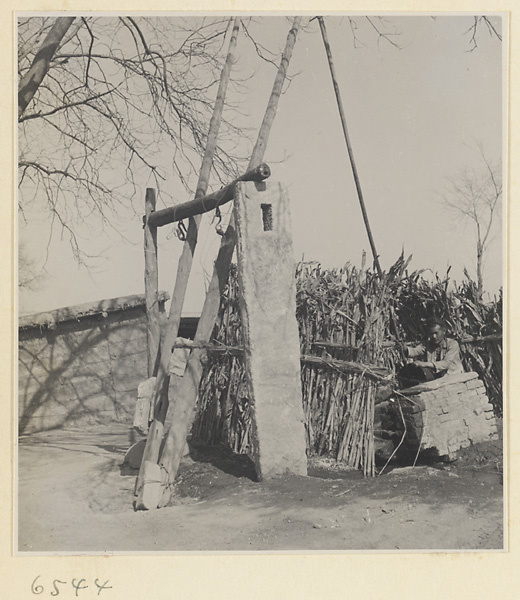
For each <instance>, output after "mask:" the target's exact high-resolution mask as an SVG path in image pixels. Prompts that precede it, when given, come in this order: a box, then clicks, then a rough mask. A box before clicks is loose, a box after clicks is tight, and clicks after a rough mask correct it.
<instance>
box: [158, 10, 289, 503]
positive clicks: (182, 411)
mask: <svg viewBox="0 0 520 600" xmlns="http://www.w3.org/2000/svg"><path fill="white" fill-rule="evenodd" d="M300 22H301V17H295V19H294V21H293V24H292V27H291V29H290V31H289V34H288V36H287V42H286V45H285V49H284V51H283V54H282V58H281V61H280V66H279V68H278V72H277V74H276V77H275V81H274V85H273V89H272V91H271V96H270V98H269V102H268V105H267V109H266V112H265V115H264V119H263V121H262V125H261V126H260V130H259V133H258V138H257V141H256V144H255V147H254V149H253V153H252V156H251V160H250V161H249V167H250V168H253V167H254V166H255V165H258V164H260V163H261V162H262V160H263V157H264V153H265V149H266V147H267V141H268V139H269V133H270V131H271V127H272V124H273V121H274V118H275V116H276V111H277V108H278V102H279V99H280V95H281V93H282V88H283V84H284V82H285V78H286V74H287V67H288V65H289V61H290V59H291V56H292V51H293V48H294V45H295V43H296V37H297V35H298V29H299V27H300ZM235 239H236V236H235V222H234V217H233V216H232V217H231V219H230V222H229V225H228V227H227V229H226V233H225V235H224V236H223V239H222V242H221V246H220V250H219V253H218V256H217V259H216V261H215V266H214V269H213V276H212V279H211V283H210V286H209V289H208V292H207V294H206V300H205V301H204V306H203V308H202V313H201V317H200V320H199V324H198V327H197V333H196V336H195V345H197V343H204V342H208V341H209V339H210V337H211V332H212V330H213V327H214V325H215V320H216V318H217V315H218V309H219V305H220V296H221V293H222V291H223V289H224V286H225V285H226V282H227V278H228V274H229V265H230V264H231V259H232V257H233V251H234V248H235ZM202 352H203V350H200V349H195V350H193V351H192V353H191V355H190V358H189V360H188V365H187V368H186V373H185V375H184V379H183V384H182V388H181V393H180V394H179V397H178V398H177V399H176V403H175V406H174V416H173V424H175V426H173V425H172V427H171V428H170V430H169V432H168V435H167V437H166V442H165V445H164V450H163V453H162V456H161V460H160V464H161V466H162V467H163V468H164V469H165V470H166V471H167V472H168V481H169V483H170V484H171V483H172V482H173V481H174V480H175V477H176V475H177V471H178V468H179V464H180V460H181V458H182V449H183V448H184V444H185V442H186V438H187V435H188V432H189V429H190V427H191V424H192V420H193V412H194V407H195V404H196V401H197V395H198V389H199V384H200V379H201V376H202V366H201V364H200V359H201V356H202ZM170 490H171V486H168V487H166V488H165V492H164V495H163V498H162V500H161V506H164V505H165V504H167V502H168V501H169V497H170Z"/></svg>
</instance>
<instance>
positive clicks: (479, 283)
mask: <svg viewBox="0 0 520 600" xmlns="http://www.w3.org/2000/svg"><path fill="white" fill-rule="evenodd" d="M483 254H484V248H483V246H482V244H481V243H480V242H479V241H477V294H478V299H479V300H481V299H482V294H483V293H484V277H483V274H482V257H483Z"/></svg>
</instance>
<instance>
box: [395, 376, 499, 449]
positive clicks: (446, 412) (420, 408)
mask: <svg viewBox="0 0 520 600" xmlns="http://www.w3.org/2000/svg"><path fill="white" fill-rule="evenodd" d="M401 391H402V393H404V394H405V395H406V397H407V399H408V400H406V399H405V400H403V401H402V402H401V406H402V409H403V413H404V416H405V421H406V424H407V443H408V444H409V445H410V446H412V447H415V448H417V447H418V446H419V444H420V447H421V451H430V452H432V453H434V454H436V455H438V456H446V457H448V458H455V457H456V453H457V451H458V450H460V449H461V448H466V447H468V446H469V445H470V444H475V443H477V442H483V441H486V440H489V439H496V438H497V424H496V420H495V416H494V413H493V406H492V405H491V404H490V403H489V400H488V398H487V396H486V389H485V387H484V384H483V382H482V381H481V380H480V379H478V375H477V373H462V374H459V375H447V376H445V377H442V378H441V379H437V380H434V381H431V382H428V383H424V384H421V385H417V386H414V387H412V388H408V389H406V390H401Z"/></svg>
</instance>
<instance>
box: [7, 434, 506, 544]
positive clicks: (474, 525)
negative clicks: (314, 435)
mask: <svg viewBox="0 0 520 600" xmlns="http://www.w3.org/2000/svg"><path fill="white" fill-rule="evenodd" d="M129 436H130V437H129ZM132 441H133V440H132V439H131V434H130V433H129V431H128V428H124V427H122V426H120V427H119V428H118V429H117V430H112V431H110V432H103V431H101V432H100V431H98V432H95V433H87V432H85V431H75V430H62V431H55V432H48V433H45V434H39V435H33V436H28V437H25V438H22V439H21V440H20V446H19V483H18V488H19V505H18V515H19V531H18V539H19V551H20V552H36V553H40V552H52V553H60V552H74V553H82V552H97V553H104V554H105V553H117V552H132V551H134V552H154V551H162V552H172V551H180V552H187V551H211V552H215V551H273V550H274V551H283V550H288V551H304V550H309V551H315V550H336V551H337V550H344V551H348V550H371V549H379V550H396V549H401V550H405V549H428V550H437V549H445V550H449V549H479V550H482V549H499V548H502V545H503V541H502V521H503V514H502V512H503V502H502V497H503V488H502V482H501V474H500V472H499V471H498V470H497V463H498V461H499V459H498V458H497V456H499V454H500V449H499V448H498V447H497V444H496V443H494V445H493V443H491V442H490V443H489V444H483V445H480V447H478V448H473V449H471V451H470V452H469V453H468V454H467V455H466V456H465V457H464V456H463V457H462V458H461V459H460V460H459V461H457V463H454V464H452V465H449V466H444V467H437V468H434V467H432V466H419V467H415V468H401V469H394V470H393V471H392V472H390V473H388V474H385V475H383V476H382V477H380V478H375V479H367V480H365V479H363V477H362V476H361V475H360V474H359V473H357V472H352V471H348V470H339V469H337V468H333V463H331V462H329V461H325V460H312V461H310V467H309V474H310V476H309V477H288V478H283V479H277V480H274V481H269V482H260V483H258V482H255V481H253V478H254V469H253V467H252V463H251V462H250V461H249V459H248V458H247V457H235V456H230V455H229V454H227V453H226V452H225V451H223V450H218V449H212V450H209V449H195V450H194V452H193V458H186V459H185V460H184V461H183V464H182V466H181V470H180V473H179V480H178V484H177V495H176V498H175V504H174V505H173V506H170V507H167V508H163V509H161V510H157V511H150V512H134V511H133V508H132V497H133V487H134V483H135V471H132V470H131V469H129V468H128V467H123V466H122V462H123V458H124V455H125V452H126V450H127V448H128V447H129V445H130V443H131V442H132Z"/></svg>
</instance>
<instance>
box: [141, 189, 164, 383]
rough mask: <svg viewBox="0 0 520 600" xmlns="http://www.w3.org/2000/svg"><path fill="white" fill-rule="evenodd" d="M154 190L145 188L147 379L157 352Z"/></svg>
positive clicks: (157, 309) (157, 319) (158, 324)
mask: <svg viewBox="0 0 520 600" xmlns="http://www.w3.org/2000/svg"><path fill="white" fill-rule="evenodd" d="M155 203H156V200H155V190H154V189H153V188H147V190H146V199H145V223H144V292H145V302H146V333H147V338H148V354H147V356H148V377H153V375H154V371H155V363H156V360H157V356H158V351H159V342H160V338H161V329H160V323H159V300H158V294H159V270H158V267H157V227H154V226H153V225H150V215H152V214H153V212H154V210H155Z"/></svg>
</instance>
